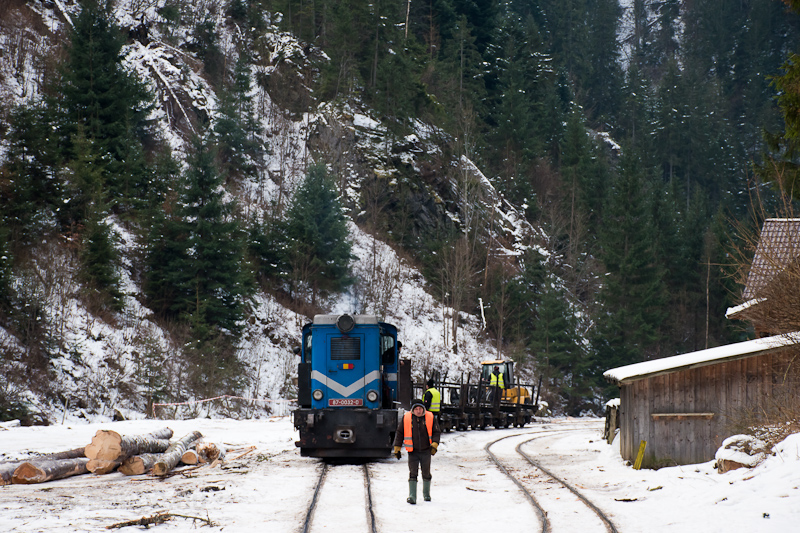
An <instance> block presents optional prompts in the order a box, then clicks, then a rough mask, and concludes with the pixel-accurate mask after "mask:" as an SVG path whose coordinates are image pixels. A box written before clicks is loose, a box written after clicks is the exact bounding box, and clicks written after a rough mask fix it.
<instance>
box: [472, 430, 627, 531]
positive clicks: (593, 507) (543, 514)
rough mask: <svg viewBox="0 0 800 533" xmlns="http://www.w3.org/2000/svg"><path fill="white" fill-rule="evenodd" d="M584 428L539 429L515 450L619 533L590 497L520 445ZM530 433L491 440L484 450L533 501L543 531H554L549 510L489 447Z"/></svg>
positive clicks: (606, 525)
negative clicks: (554, 472) (543, 464)
mask: <svg viewBox="0 0 800 533" xmlns="http://www.w3.org/2000/svg"><path fill="white" fill-rule="evenodd" d="M582 429H583V428H581V427H573V428H554V429H552V430H551V429H545V430H544V431H537V432H535V433H537V434H536V435H534V436H533V437H532V438H530V439H528V440H526V441H524V442H522V443H520V444H518V445H517V446H516V448H514V451H516V452H517V454H519V455H520V456H522V457H523V458H524V459H525V460H526V461H528V463H529V464H530V465H531V466H533V467H534V468H537V469H538V470H540V471H542V472H543V473H544V474H545V475H547V476H548V477H550V478H552V479H553V480H555V481H556V482H558V483H559V484H561V485H563V486H564V487H565V488H567V489H568V490H569V491H571V492H572V493H573V494H575V495H576V496H577V497H578V499H579V500H580V501H581V502H582V503H583V504H584V505H586V506H587V507H589V508H590V509H591V510H592V511H593V512H594V513H595V514H596V515H597V516H598V517H599V518H600V520H601V521H602V522H603V525H604V526H605V527H606V529H607V530H608V531H609V533H618V531H617V529H616V526H614V524H613V522H611V520H610V519H609V518H608V517H607V516H606V515H605V514H604V513H603V512H602V511H601V510H600V509H599V508H598V507H597V506H596V505H594V504H593V503H592V502H591V501H590V500H589V499H588V498H586V497H585V496H583V495H582V494H580V493H579V492H578V491H577V490H576V489H575V488H574V487H572V486H571V485H569V484H568V483H567V482H565V481H564V480H562V479H561V478H559V477H557V476H555V475H554V474H553V473H552V472H550V471H549V470H547V469H545V468H544V467H542V466H541V465H540V464H539V463H537V462H536V461H534V460H533V459H532V458H531V457H530V456H529V455H528V454H526V453H525V452H523V451H521V450H520V447H521V446H522V445H523V444H527V443H529V442H531V441H534V440H538V439H541V438H544V437H550V436H553V435H556V434H559V433H568V432H571V431H580V430H582ZM530 434H531V432H526V433H515V434H514V435H506V436H504V437H501V438H499V439H497V440H494V441H491V442H489V443H487V444H486V446H484V450H485V451H486V452H487V453H488V454H489V457H490V458H491V460H492V462H493V463H494V464H495V465H497V467H498V468H499V469H500V471H501V472H503V473H504V474H505V475H506V476H507V477H508V478H509V479H511V481H513V482H514V484H515V485H517V487H519V488H520V489H521V490H522V491H523V493H524V494H525V496H526V497H527V498H528V500H529V501H530V502H531V504H532V505H533V507H534V508H535V509H536V511H537V512H538V513H539V517H540V518H541V521H542V529H541V531H542V533H549V532H550V531H552V529H551V523H550V521H549V520H548V518H547V511H545V510H544V508H543V507H542V505H541V504H540V503H539V501H538V500H537V499H536V498H535V497H534V496H533V494H531V492H530V491H529V490H528V488H527V487H525V485H524V484H523V483H522V481H520V480H519V479H518V478H517V477H516V476H514V475H513V474H512V473H511V472H509V471H508V469H506V467H505V466H503V465H502V464H501V462H500V460H499V459H498V458H497V456H496V455H495V454H494V453H492V451H491V450H490V449H489V448H490V447H491V446H493V445H494V444H497V443H498V442H500V441H502V440H505V439H509V438H512V437H520V436H523V435H530Z"/></svg>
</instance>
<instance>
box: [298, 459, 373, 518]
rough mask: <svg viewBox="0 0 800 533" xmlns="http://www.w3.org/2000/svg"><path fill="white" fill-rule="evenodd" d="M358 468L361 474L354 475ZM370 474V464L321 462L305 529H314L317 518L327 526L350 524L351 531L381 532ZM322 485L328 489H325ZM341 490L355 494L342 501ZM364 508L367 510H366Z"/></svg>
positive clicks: (307, 512)
mask: <svg viewBox="0 0 800 533" xmlns="http://www.w3.org/2000/svg"><path fill="white" fill-rule="evenodd" d="M358 470H361V472H362V474H361V476H358V475H355V474H356V472H357V471H358ZM371 477H372V476H371V474H370V469H369V465H368V464H363V465H361V466H360V467H359V466H357V465H330V464H328V463H322V467H321V469H320V474H319V479H318V481H317V485H316V487H315V488H314V494H313V496H312V498H311V502H310V503H309V505H308V509H307V510H306V514H305V518H304V520H303V527H302V529H301V531H302V533H310V532H311V531H314V528H313V525H314V523H315V522H316V523H318V524H325V525H327V526H331V525H334V524H343V525H344V524H348V529H352V531H368V532H369V533H378V529H377V526H376V523H375V512H374V509H373V503H372V481H371ZM323 486H327V487H329V489H328V490H323ZM342 491H347V493H349V494H352V495H353V497H352V498H349V499H348V500H347V502H349V503H343V500H342V498H341V497H337V495H341V493H342ZM359 491H363V493H364V498H363V499H361V498H358V497H357V494H358V492H359ZM326 495H330V496H331V501H330V502H328V501H327V500H328V498H326ZM365 508H366V513H364V510H365ZM359 516H363V519H364V522H363V527H362V526H361V525H360V524H361V523H360V521H359Z"/></svg>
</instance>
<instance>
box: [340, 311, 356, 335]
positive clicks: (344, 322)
mask: <svg viewBox="0 0 800 533" xmlns="http://www.w3.org/2000/svg"><path fill="white" fill-rule="evenodd" d="M354 327H356V321H355V319H354V318H353V317H352V316H350V315H348V314H344V315H341V316H340V317H339V318H337V319H336V328H337V329H338V330H339V331H341V332H342V333H350V332H351V331H353V328H354Z"/></svg>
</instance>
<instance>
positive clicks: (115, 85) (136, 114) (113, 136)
mask: <svg viewBox="0 0 800 533" xmlns="http://www.w3.org/2000/svg"><path fill="white" fill-rule="evenodd" d="M110 9H111V3H110V2H108V1H107V0H83V2H82V4H81V11H80V14H79V15H78V16H77V17H76V18H75V22H74V27H73V28H72V30H71V33H70V42H69V47H68V54H67V59H66V61H65V62H64V64H63V65H62V68H61V70H62V79H61V87H60V92H61V93H62V95H63V97H62V99H61V100H60V101H59V103H58V105H59V106H60V107H61V108H62V109H63V112H64V116H63V119H62V120H63V123H62V125H61V128H60V130H61V135H62V137H63V139H64V140H65V142H66V144H67V145H68V146H69V144H70V140H71V139H72V138H73V137H74V135H75V133H76V128H77V127H79V126H80V127H82V128H83V132H84V133H83V134H84V135H85V136H86V137H87V138H89V139H91V140H92V141H93V142H94V143H95V147H96V150H97V153H99V154H103V155H104V157H105V156H106V155H107V158H108V162H107V165H106V168H105V170H104V180H105V181H106V182H107V183H106V185H107V190H108V192H109V193H110V194H111V195H112V196H113V197H115V198H117V199H118V200H119V199H121V200H122V202H123V204H125V205H127V203H128V201H129V199H130V196H131V195H135V194H136V192H137V191H136V190H135V189H136V185H131V183H130V180H131V179H132V175H131V172H132V171H133V168H132V166H131V163H130V162H128V159H129V158H130V156H131V153H130V147H131V144H132V143H140V140H139V139H140V138H142V137H143V136H144V135H145V131H144V130H145V118H146V114H147V112H148V109H149V102H150V99H151V96H150V95H149V94H148V92H147V90H146V89H145V87H144V85H143V84H142V83H141V82H140V81H139V80H138V79H136V78H135V76H134V75H132V74H130V73H128V72H127V71H126V70H125V69H124V68H123V66H122V55H121V51H122V45H123V44H124V35H123V34H122V32H121V31H120V29H119V28H118V27H117V26H116V25H115V24H114V23H113V21H112V19H111V14H110ZM71 151H72V150H71V149H70V150H68V152H71ZM126 165H128V166H127V168H126ZM126 170H127V171H126ZM136 172H141V169H137V170H136V171H135V172H134V174H136ZM133 179H134V180H136V179H138V175H137V176H136V177H133ZM123 207H124V205H123Z"/></svg>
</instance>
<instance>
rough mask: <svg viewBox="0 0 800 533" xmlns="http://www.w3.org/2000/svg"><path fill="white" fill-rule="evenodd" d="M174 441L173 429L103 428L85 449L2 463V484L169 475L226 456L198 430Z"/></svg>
mask: <svg viewBox="0 0 800 533" xmlns="http://www.w3.org/2000/svg"><path fill="white" fill-rule="evenodd" d="M171 438H172V430H171V429H169V428H164V429H160V430H158V431H154V432H152V433H148V434H146V435H124V436H123V435H120V434H119V433H117V432H116V431H111V430H107V429H101V430H100V431H98V432H97V434H96V435H95V436H94V437H93V438H92V442H91V444H89V445H87V446H85V447H83V448H76V449H74V450H69V451H66V452H60V453H53V454H50V455H42V456H39V457H34V458H30V459H27V460H25V461H11V462H5V463H0V485H10V484H12V483H22V484H31V483H42V482H45V481H52V480H55V479H62V478H66V477H70V476H75V475H79V474H87V473H89V472H91V473H94V474H109V473H111V472H114V471H118V472H122V473H123V474H125V475H127V476H134V475H139V474H147V473H152V474H153V475H155V476H166V475H167V474H169V473H170V472H171V471H172V469H174V468H175V467H176V466H178V464H179V463H183V464H188V465H197V464H203V463H212V464H213V463H214V462H217V461H221V460H222V459H223V457H224V455H225V454H224V450H223V448H222V447H221V446H217V445H216V444H213V443H211V442H205V441H204V440H203V435H201V434H200V432H198V431H192V432H191V433H189V434H188V435H186V436H184V437H183V438H181V439H179V440H176V441H174V442H170V439H171Z"/></svg>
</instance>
